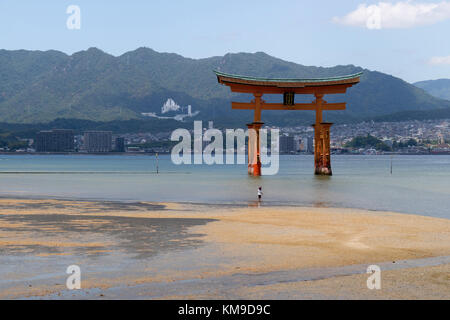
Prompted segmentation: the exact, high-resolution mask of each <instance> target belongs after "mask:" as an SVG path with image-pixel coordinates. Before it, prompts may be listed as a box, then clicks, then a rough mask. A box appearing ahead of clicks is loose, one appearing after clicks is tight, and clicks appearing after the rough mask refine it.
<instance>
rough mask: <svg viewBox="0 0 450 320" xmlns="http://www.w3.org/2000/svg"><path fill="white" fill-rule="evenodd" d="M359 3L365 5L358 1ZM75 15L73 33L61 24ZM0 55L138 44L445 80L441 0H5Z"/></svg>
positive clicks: (449, 55)
mask: <svg viewBox="0 0 450 320" xmlns="http://www.w3.org/2000/svg"><path fill="white" fill-rule="evenodd" d="M364 3H366V4H364ZM70 6H77V7H78V8H80V18H81V19H80V29H76V28H75V29H74V30H71V29H69V28H68V27H67V20H68V18H69V17H70V16H71V15H72V14H73V13H74V12H73V11H70V12H69V13H67V9H68V8H69V7H70ZM0 18H1V19H0V30H1V31H0V35H1V38H2V44H1V47H0V49H7V50H17V49H26V50H50V49H54V50H59V51H63V52H65V53H67V54H72V53H74V52H78V51H82V50H86V49H88V48H89V47H97V48H99V49H101V50H103V51H105V52H107V53H110V54H113V55H115V56H118V55H121V54H123V53H125V52H127V51H132V50H135V49H136V48H138V47H149V48H152V49H154V50H156V51H159V52H172V53H177V54H180V55H182V56H185V57H190V58H195V59H199V58H207V57H211V56H219V55H220V56H221V55H224V54H226V53H229V52H233V53H234V52H257V51H263V52H266V53H267V54H270V55H272V56H275V57H277V58H280V59H283V60H287V61H292V62H295V63H299V64H303V65H315V66H324V67H329V66H334V65H345V64H354V65H358V66H361V67H364V68H368V69H370V70H377V71H381V72H384V73H388V74H392V75H394V76H396V77H400V78H402V79H404V80H406V81H408V82H416V81H421V80H429V79H439V78H450V42H449V41H447V38H448V34H450V1H440V0H428V1H425V0H422V1H385V2H382V3H379V2H378V1H365V2H363V1H362V0H348V1H345V2H342V1H331V0H326V1H320V3H319V2H317V3H312V2H309V1H287V0H280V1H276V2H275V1H235V0H229V1H226V2H216V1H214V2H213V1H207V0H196V1H189V2H187V1H170V2H169V1H159V0H152V1H139V0H136V1H127V2H124V1H120V2H118V1H117V2H111V1H109V2H108V1H104V0H97V1H87V0H71V1H58V3H56V2H55V1H45V0H44V1H39V2H34V1H17V0H16V1H12V0H4V1H2V2H1V3H0Z"/></svg>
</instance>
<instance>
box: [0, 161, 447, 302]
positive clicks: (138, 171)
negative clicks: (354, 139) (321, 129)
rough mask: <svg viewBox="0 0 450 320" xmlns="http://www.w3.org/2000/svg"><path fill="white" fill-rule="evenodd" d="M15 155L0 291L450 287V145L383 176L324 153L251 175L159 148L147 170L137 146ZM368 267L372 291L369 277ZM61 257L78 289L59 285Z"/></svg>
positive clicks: (424, 293) (294, 295)
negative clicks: (317, 170) (123, 150)
mask: <svg viewBox="0 0 450 320" xmlns="http://www.w3.org/2000/svg"><path fill="white" fill-rule="evenodd" d="M21 157H23V158H20V157H19V158H17V156H16V157H13V159H15V160H12V159H11V158H10V157H5V156H3V157H1V160H0V166H1V170H0V171H2V172H10V173H6V174H2V173H0V179H1V182H0V195H1V196H3V198H0V298H7V299H42V298H50V299H58V298H64V299H80V298H81V299H84V298H87V299H98V298H111V299H118V298H132V299H177V298H188V299H191V298H192V299H200V298H206V299H214V298H224V299H229V298H237V299H246V298H250V299H260V298H263V299H272V298H273V299H278V298H286V299H314V298H318V299H355V298H364V299H384V298H387V299H397V298H400V299H415V298H425V299H428V298H430V299H431V298H436V299H449V298H450V276H449V275H450V219H449V208H450V205H449V198H450V197H449V195H450V186H449V184H450V182H449V181H450V179H449V178H450V157H447V156H435V157H428V156H416V157H415V156H405V157H398V158H394V162H393V168H394V170H393V174H392V175H391V174H390V172H389V168H390V158H389V157H334V158H333V160H334V162H333V165H334V166H333V169H334V173H335V175H334V176H333V177H331V178H329V177H326V178H323V177H319V178H318V177H314V176H313V175H312V158H311V157H296V156H294V157H290V156H289V157H282V159H281V163H280V173H279V175H276V176H268V177H262V178H260V179H254V178H249V177H248V176H247V175H246V173H245V166H212V167H209V166H200V167H196V166H184V167H177V166H173V165H172V164H171V163H170V160H169V159H168V158H167V159H162V160H161V161H160V162H159V166H160V172H161V173H160V174H158V175H157V174H155V172H154V165H155V163H154V159H153V158H151V157H146V156H135V157H129V156H117V157H116V156H112V157H101V156H85V157H76V158H72V157H70V156H68V158H65V157H64V156H21ZM105 158H106V160H105ZM108 159H109V160H108ZM10 161H11V162H10ZM102 171H103V172H105V173H102ZM11 172H15V173H11ZM30 172H34V174H29V173H30ZM71 172H75V173H77V174H73V173H71ZM84 172H96V174H89V173H84ZM116 173H117V174H116ZM259 185H261V186H263V191H264V199H263V202H262V203H258V202H256V201H255V198H256V188H257V187H258V186H259ZM93 199H98V200H93ZM393 211H398V212H401V213H394V212H393ZM372 264H376V265H379V266H380V267H381V269H382V289H381V290H369V289H368V288H367V285H366V281H367V278H368V276H369V275H367V274H366V270H367V267H368V266H369V265H372ZM70 265H78V266H80V268H81V278H82V289H81V290H77V291H70V290H67V288H66V279H67V277H68V275H67V274H66V269H67V267H68V266H70Z"/></svg>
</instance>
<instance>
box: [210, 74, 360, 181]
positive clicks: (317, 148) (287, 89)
mask: <svg viewBox="0 0 450 320" xmlns="http://www.w3.org/2000/svg"><path fill="white" fill-rule="evenodd" d="M214 73H215V74H216V75H217V80H218V81H219V83H221V84H223V85H226V86H229V87H230V89H231V91H232V92H239V93H250V94H253V96H254V97H255V99H254V100H252V102H250V103H245V102H232V103H231V106H232V109H236V110H253V111H254V118H253V123H251V124H248V125H247V126H248V128H249V129H254V130H255V131H256V136H255V137H254V138H251V139H249V150H250V149H252V148H250V145H251V146H252V147H253V149H255V150H256V159H250V153H249V174H251V175H255V176H259V175H261V161H260V143H259V130H260V128H261V127H262V125H263V124H264V123H262V122H261V112H262V111H263V110H313V111H316V123H315V124H314V125H313V126H314V166H315V174H318V175H332V170H331V157H330V153H331V148H330V127H331V125H332V123H327V122H323V111H327V110H345V108H346V104H345V103H327V102H326V101H325V100H324V99H323V97H324V95H326V94H343V93H345V92H346V91H347V88H349V87H351V86H353V85H355V84H357V83H359V81H360V77H361V75H362V72H360V73H356V74H351V75H346V76H339V77H330V78H313V79H268V78H254V77H247V76H239V75H233V74H227V73H223V72H220V71H214ZM264 94H282V95H283V103H266V102H265V101H264V100H263V99H262V96H263V95H264ZM296 94H312V95H314V96H315V97H316V99H315V100H314V101H313V102H311V103H295V95H296ZM250 140H252V141H250Z"/></svg>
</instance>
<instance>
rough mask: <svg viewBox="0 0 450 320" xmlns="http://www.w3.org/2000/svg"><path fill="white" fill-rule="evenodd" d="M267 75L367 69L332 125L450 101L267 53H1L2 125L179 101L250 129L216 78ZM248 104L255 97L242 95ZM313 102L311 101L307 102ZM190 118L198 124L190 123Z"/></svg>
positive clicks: (291, 117) (293, 115) (92, 116)
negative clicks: (220, 75)
mask: <svg viewBox="0 0 450 320" xmlns="http://www.w3.org/2000/svg"><path fill="white" fill-rule="evenodd" d="M214 69H219V70H221V71H224V72H228V73H236V74H243V75H250V76H264V77H279V78H283V77H286V78H288V77H297V78H302V77H308V78H315V77H327V76H337V75H346V74H352V73H356V72H359V71H364V75H363V76H362V78H361V83H360V84H358V85H357V86H355V87H353V88H350V89H349V91H348V93H347V94H346V96H345V97H338V98H329V101H345V102H347V103H348V108H347V110H346V111H333V112H328V113H327V120H331V121H335V120H336V121H342V120H343V119H345V120H354V121H357V120H360V119H367V118H374V117H380V116H386V115H388V114H393V113H398V112H404V111H407V110H422V111H426V110H436V109H440V108H446V107H450V101H446V100H442V99H439V98H436V97H433V96H431V95H430V94H428V93H426V92H425V91H424V90H422V89H420V88H417V87H416V86H414V85H411V84H409V83H407V82H405V81H403V80H401V79H399V78H396V77H393V76H390V75H387V74H384V73H381V72H377V71H369V70H365V69H363V68H360V67H356V66H353V65H347V66H336V67H332V68H322V67H314V66H304V65H300V64H295V63H292V62H287V61H283V60H280V59H277V58H275V57H272V56H269V55H267V54H265V53H261V52H259V53H237V54H227V55H225V56H220V57H211V58H207V59H198V60H195V59H189V58H184V57H182V56H180V55H177V54H172V53H158V52H156V51H154V50H151V49H148V48H139V49H137V50H134V51H130V52H127V53H125V54H123V55H121V56H118V57H115V56H112V55H110V54H107V53H105V52H103V51H101V50H99V49H97V48H91V49H88V50H86V51H81V52H78V53H74V54H73V55H67V54H64V53H62V52H58V51H45V52H41V51H26V50H18V51H7V50H0V122H14V123H43V122H48V121H52V120H54V119H57V118H66V119H86V120H95V121H111V120H127V119H139V118H142V117H143V116H142V113H158V112H161V107H162V106H163V104H164V103H165V102H166V101H167V100H168V99H169V98H172V99H173V100H174V101H175V102H176V104H178V105H180V106H182V107H185V106H188V105H191V106H192V110H193V111H194V112H195V111H199V113H198V115H197V116H196V117H195V119H203V120H215V121H222V122H224V123H237V122H238V123H245V122H246V121H248V120H250V119H251V116H250V114H249V112H245V111H231V108H230V98H231V93H230V92H229V89H228V88H227V87H224V86H221V85H219V84H218V83H217V79H216V77H215V75H214V73H213V72H212V71H213V70H214ZM241 99H247V97H241ZM305 99H311V100H312V98H310V97H306V98H305ZM263 117H264V121H265V122H266V123H268V124H269V123H271V124H278V125H294V124H297V123H306V122H309V121H310V119H311V118H312V115H311V114H310V113H307V112H282V111H281V112H280V111H270V112H265V114H264V116H263ZM189 119H190V120H192V119H194V118H189Z"/></svg>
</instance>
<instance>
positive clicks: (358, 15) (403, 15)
mask: <svg viewBox="0 0 450 320" xmlns="http://www.w3.org/2000/svg"><path fill="white" fill-rule="evenodd" d="M446 19H450V2H449V1H442V2H436V3H416V2H412V1H402V2H397V3H389V2H379V3H378V4H374V5H367V4H360V5H359V6H358V8H357V9H356V10H354V11H352V12H350V13H348V14H347V15H346V16H344V17H334V18H333V21H334V22H335V23H339V24H344V25H348V26H355V27H363V28H368V29H390V28H411V27H415V26H422V25H429V24H434V23H437V22H440V21H444V20H446Z"/></svg>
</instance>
